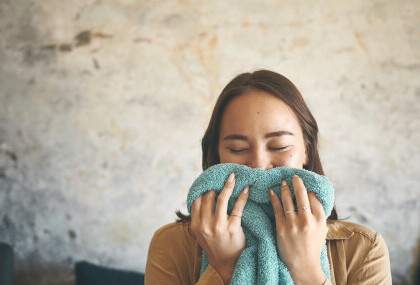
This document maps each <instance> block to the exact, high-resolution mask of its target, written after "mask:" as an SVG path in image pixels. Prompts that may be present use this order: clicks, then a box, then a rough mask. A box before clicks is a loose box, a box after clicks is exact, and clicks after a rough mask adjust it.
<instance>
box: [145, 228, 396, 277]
mask: <svg viewBox="0 0 420 285" xmlns="http://www.w3.org/2000/svg"><path fill="white" fill-rule="evenodd" d="M327 225H328V234H327V251H328V258H329V261H330V268H331V279H332V284H340V285H341V284H375V285H376V284H392V281H391V268H390V262H389V254H388V249H387V247H386V244H385V241H384V239H383V238H382V236H381V235H380V234H379V233H377V232H375V231H373V230H371V229H369V228H367V227H365V226H362V225H358V224H355V223H350V222H344V221H327ZM201 253H202V249H201V248H200V246H199V245H198V243H197V241H196V240H195V238H194V237H193V235H192V234H191V233H190V231H189V223H171V224H168V225H166V226H163V227H161V228H160V229H158V230H157V231H156V232H155V235H154V236H153V238H152V241H151V243H150V247H149V254H148V258H147V264H146V273H145V274H146V276H145V282H146V283H145V284H146V285H157V284H201V285H204V284H220V285H223V281H222V279H221V277H220V275H219V274H218V273H217V271H216V270H215V269H214V268H213V267H212V266H210V265H209V266H208V267H207V269H206V271H205V272H204V273H203V275H202V276H201V278H200V270H201ZM328 284H329V283H328Z"/></svg>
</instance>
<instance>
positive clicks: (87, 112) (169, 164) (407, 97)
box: [0, 0, 420, 284]
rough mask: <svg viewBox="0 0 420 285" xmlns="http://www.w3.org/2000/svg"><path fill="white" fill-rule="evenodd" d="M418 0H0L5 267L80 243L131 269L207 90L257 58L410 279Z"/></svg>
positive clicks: (166, 203) (29, 271)
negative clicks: (302, 114)
mask: <svg viewBox="0 0 420 285" xmlns="http://www.w3.org/2000/svg"><path fill="white" fill-rule="evenodd" d="M419 14H420V2H419V1H415V0H412V1H409V0H406V1H391V0H388V1H385V0H384V1H378V0H376V1H361V0H359V1H344V0H343V1H332V0H331V1H309V0H308V1H303V0H299V1H257V0H255V1H251V0H241V1H138V0H131V1H130V0H124V1H123V0H120V1H116V0H114V1H111V0H96V1H94V0H86V1H85V0H84V1H81V0H80V1H76V0H73V1H52V0H42V1H41V0H0V240H1V241H7V242H10V243H11V244H13V246H14V247H15V252H16V266H17V268H16V270H17V280H16V281H17V284H25V283H26V284H28V283H27V281H28V280H29V279H30V280H32V281H31V284H71V282H72V280H73V276H72V268H73V264H74V262H75V261H78V260H82V259H85V260H89V261H91V262H95V263H98V264H102V265H105V266H111V267H115V268H120V269H129V270H136V271H143V270H144V267H145V263H146V256H147V250H148V243H149V241H150V239H151V237H152V234H153V232H154V231H155V230H156V229H157V228H158V227H159V226H161V225H163V224H165V223H168V222H171V221H173V220H174V218H175V215H174V211H175V210H176V209H185V199H186V194H187V192H188V189H189V187H190V185H191V183H192V182H193V180H194V179H195V178H196V177H197V176H198V175H199V174H200V172H201V148H200V140H201V137H202V135H203V133H204V130H205V127H206V124H207V123H208V120H209V117H210V112H211V110H212V107H213V105H214V103H215V100H216V98H217V96H218V94H219V93H220V91H221V89H222V88H223V86H224V85H225V84H226V83H227V82H228V81H229V80H230V79H231V78H232V77H233V76H235V75H236V74H238V73H241V72H244V71H253V70H255V69H260V68H268V69H273V70H275V71H277V72H280V73H282V74H283V75H285V76H287V77H288V78H289V79H291V80H292V81H293V82H294V83H295V84H296V85H297V86H298V88H299V89H300V90H301V92H302V94H303V95H304V97H305V98H306V100H307V103H308V104H309V106H310V108H311V110H312V111H313V113H314V115H315V117H316V118H317V120H318V123H319V126H320V131H321V138H320V139H321V155H322V159H323V163H324V168H325V170H326V173H327V175H328V176H329V177H330V178H331V179H332V180H333V182H334V184H335V186H336V189H337V195H336V196H337V207H338V210H339V214H340V216H341V217H350V219H349V220H350V221H355V222H361V223H363V224H366V225H368V226H370V227H372V228H374V229H376V230H378V231H379V232H381V233H382V234H383V236H384V238H385V240H386V242H387V244H388V247H389V251H390V254H391V263H392V273H393V278H394V280H395V284H403V283H406V282H408V280H409V279H410V278H411V272H412V270H413V263H414V260H415V258H416V257H415V250H416V248H417V247H418V244H419V237H420V223H419V217H420V199H419V182H420V181H419V170H420V167H419V161H420V155H419V153H420V147H419V143H418V142H419V140H420V126H419V121H420V120H419V112H420V104H419V103H420V80H419V71H420V48H419V43H420V18H419V17H418V15H419ZM32 282H35V283H32Z"/></svg>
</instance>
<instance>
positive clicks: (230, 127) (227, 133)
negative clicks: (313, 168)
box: [218, 91, 308, 169]
mask: <svg viewBox="0 0 420 285" xmlns="http://www.w3.org/2000/svg"><path fill="white" fill-rule="evenodd" d="M218 151H219V157H220V162H221V163H228V162H230V163H237V164H243V165H247V166H249V167H253V168H265V169H272V168H274V167H279V166H287V167H294V168H303V166H304V165H306V164H307V163H308V156H307V152H306V149H305V143H304V139H303V134H302V130H301V127H300V125H299V122H298V120H297V118H296V116H295V114H294V113H293V111H292V110H291V109H290V107H289V106H287V105H286V104H285V103H284V102H283V101H282V100H280V99H279V98H277V97H275V96H274V95H272V94H270V93H267V92H264V91H248V92H247V93H245V94H241V95H239V96H238V97H236V98H234V99H232V101H230V102H229V103H228V104H227V106H226V108H225V111H224V113H223V115H222V122H221V126H220V135H219V146H218Z"/></svg>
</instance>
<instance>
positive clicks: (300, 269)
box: [270, 175, 328, 284]
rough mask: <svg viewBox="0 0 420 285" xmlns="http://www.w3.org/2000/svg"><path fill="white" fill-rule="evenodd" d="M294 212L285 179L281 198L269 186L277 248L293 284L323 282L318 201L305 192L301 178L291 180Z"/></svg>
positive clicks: (322, 234) (322, 232)
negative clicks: (293, 192) (294, 201)
mask: <svg viewBox="0 0 420 285" xmlns="http://www.w3.org/2000/svg"><path fill="white" fill-rule="evenodd" d="M292 183H293V189H294V191H295V196H296V202H297V207H298V209H297V211H295V206H294V204H293V200H292V195H291V193H290V189H289V186H288V185H287V183H286V181H283V182H282V185H281V187H280V188H281V198H282V203H283V207H282V205H281V203H280V199H279V197H278V196H277V195H276V193H275V192H274V191H273V190H272V189H270V200H271V204H272V205H273V210H274V215H275V219H276V230H277V247H278V251H279V254H280V257H281V259H282V260H283V262H284V263H285V264H286V266H287V268H288V269H289V271H290V273H291V275H292V278H293V280H294V282H295V284H323V282H324V281H325V280H326V279H325V278H326V277H325V274H324V272H323V271H322V268H321V262H320V260H321V251H322V247H323V245H324V243H325V237H326V235H327V232H328V228H327V224H326V220H325V214H324V210H323V207H322V204H321V202H320V201H319V200H318V198H317V197H316V195H315V193H312V192H310V193H309V194H308V193H307V191H306V188H305V185H304V184H303V181H302V179H300V177H298V176H297V175H295V176H293V179H292Z"/></svg>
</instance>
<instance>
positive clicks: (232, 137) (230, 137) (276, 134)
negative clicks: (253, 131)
mask: <svg viewBox="0 0 420 285" xmlns="http://www.w3.org/2000/svg"><path fill="white" fill-rule="evenodd" d="M284 135H288V136H293V135H294V134H293V133H291V132H288V131H277V132H272V133H268V134H265V138H266V139H268V138H272V137H280V136H284ZM223 140H224V141H227V140H243V141H247V140H248V137H246V136H242V135H236V134H232V135H228V136H225V137H224V138H223Z"/></svg>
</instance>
